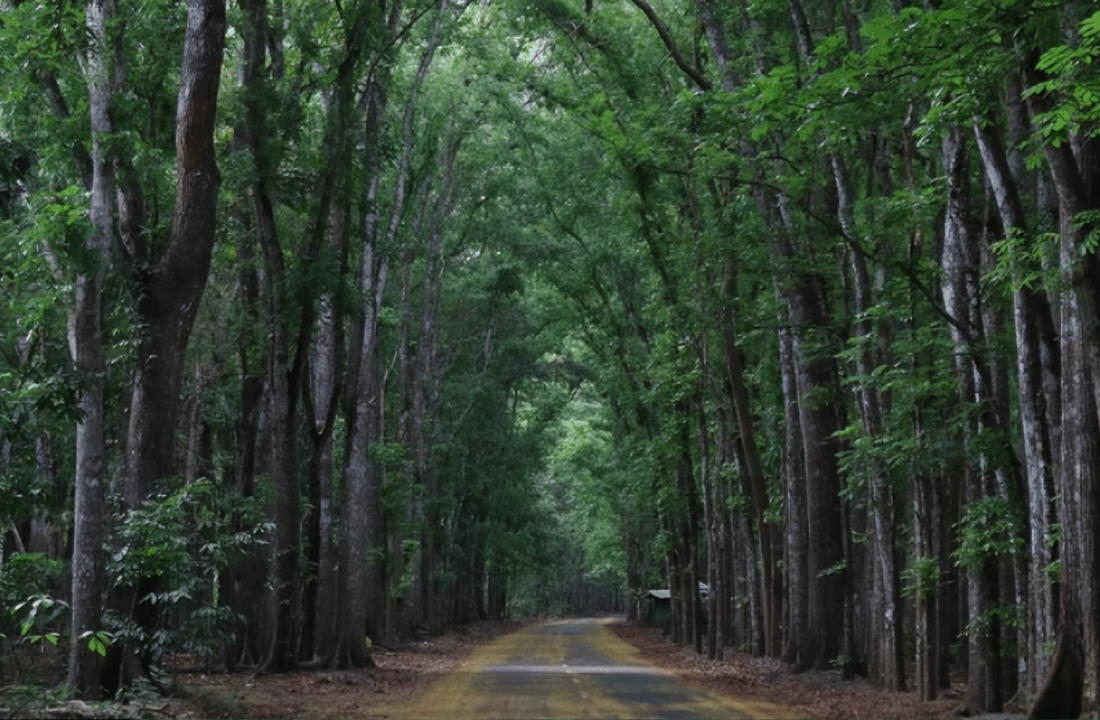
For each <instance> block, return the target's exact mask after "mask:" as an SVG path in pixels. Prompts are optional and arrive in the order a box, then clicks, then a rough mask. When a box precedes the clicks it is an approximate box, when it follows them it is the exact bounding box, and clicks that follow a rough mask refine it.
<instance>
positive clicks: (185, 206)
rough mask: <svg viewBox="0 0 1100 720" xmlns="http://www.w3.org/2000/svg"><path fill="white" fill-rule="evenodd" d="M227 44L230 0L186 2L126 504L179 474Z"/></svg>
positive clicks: (142, 307) (142, 298) (147, 289)
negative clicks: (183, 395) (172, 192)
mask: <svg viewBox="0 0 1100 720" xmlns="http://www.w3.org/2000/svg"><path fill="white" fill-rule="evenodd" d="M224 43H225V0H188V3H187V32H186V36H185V38H184V50H183V62H182V64H181V71H180V92H179V101H178V104H177V107H176V177H177V178H178V181H177V187H176V209H175V214H174V216H173V222H172V230H171V236H170V238H169V241H168V246H167V248H166V250H165V252H164V254H163V256H162V257H160V258H159V259H158V261H157V262H156V263H155V264H151V265H150V267H151V268H153V269H151V270H148V271H144V270H142V271H139V274H138V282H139V286H140V287H139V288H138V302H137V313H138V320H139V322H140V324H141V326H142V332H141V340H140V342H139V343H138V348H137V357H138V358H139V362H138V364H137V366H136V368H135V373H134V380H133V395H132V398H131V402H130V427H129V434H128V441H127V445H126V450H127V456H128V457H127V472H126V484H125V492H124V500H125V503H126V506H127V507H128V508H137V507H139V506H140V505H141V504H142V503H143V502H144V501H145V498H146V497H147V495H148V493H149V491H150V489H151V487H152V484H153V482H154V481H156V480H159V479H161V478H165V477H168V476H170V475H172V474H173V473H174V471H175V466H174V462H173V461H174V457H173V455H174V449H175V447H176V443H175V433H176V425H177V419H178V416H179V407H180V403H179V391H180V386H181V384H182V380H183V359H184V353H185V351H186V349H187V342H188V339H189V338H190V335H191V328H192V326H193V325H194V322H195V316H196V314H197V313H198V309H199V301H200V300H201V299H202V294H203V290H204V289H205V288H206V278H207V273H208V272H209V269H210V257H211V252H212V250H213V247H214V232H215V229H216V226H217V200H218V168H217V158H216V155H215V152H214V116H215V112H216V108H217V99H218V85H219V82H220V79H221V68H222V48H223V45H224Z"/></svg>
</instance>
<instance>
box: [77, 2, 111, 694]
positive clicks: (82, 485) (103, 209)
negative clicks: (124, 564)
mask: <svg viewBox="0 0 1100 720" xmlns="http://www.w3.org/2000/svg"><path fill="white" fill-rule="evenodd" d="M110 7H111V5H110V3H108V2H105V1H104V0H94V1H93V2H90V3H89V4H88V8H87V22H88V29H89V31H90V34H91V36H92V38H93V45H92V48H91V50H90V51H89V53H88V55H87V56H86V58H85V72H86V74H87V80H88V90H89V107H90V109H91V128H92V187H91V195H90V206H89V216H90V219H91V223H92V228H93V231H92V235H91V236H90V237H89V238H88V241H87V244H86V247H87V250H88V254H87V258H86V260H85V263H84V264H83V266H82V267H81V268H80V271H79V274H78V275H77V278H76V304H75V308H74V311H73V315H72V319H71V329H70V332H71V334H72V336H71V344H72V349H73V351H74V357H73V360H74V361H75V364H76V370H77V372H78V373H79V374H80V375H81V377H82V378H83V379H84V381H85V383H86V384H85V386H84V387H83V389H82V390H81V393H80V398H79V400H78V403H77V409H78V411H79V413H80V420H79V421H78V423H77V426H76V478H75V499H74V504H73V559H72V605H71V607H72V616H71V633H70V635H69V639H70V646H69V676H68V687H69V690H70V691H72V692H73V693H75V694H76V695H78V696H79V697H83V698H86V699H90V700H97V699H99V685H100V683H99V680H100V671H101V657H100V655H99V654H98V653H95V652H93V651H91V650H90V649H89V648H88V646H87V642H86V641H85V639H84V635H85V633H89V632H98V631H101V630H103V629H104V628H103V625H102V612H103V593H104V591H105V590H106V588H105V587H104V584H105V583H104V581H105V572H104V571H105V569H106V568H105V565H106V558H105V556H104V553H103V543H104V540H105V539H106V538H105V532H104V531H105V529H106V506H105V499H106V498H105V496H106V480H107V478H106V472H107V465H106V445H105V436H104V409H103V393H104V390H103V383H104V380H105V377H106V373H107V362H106V356H105V353H104V349H103V307H102V306H103V280H104V275H105V274H106V270H107V262H108V253H109V252H110V248H111V239H112V236H113V234H114V231H113V213H112V210H111V208H112V197H111V196H112V195H113V192H114V172H113V169H112V162H111V158H109V157H108V156H107V153H106V150H105V148H104V140H105V138H106V137H107V136H108V135H109V134H110V132H111V119H110V115H109V107H110V100H111V86H112V84H113V78H112V73H111V70H110V62H109V60H108V59H107V58H108V57H110V55H111V52H112V51H111V49H110V47H109V46H108V40H107V26H108V22H109V20H110V17H109V15H110Z"/></svg>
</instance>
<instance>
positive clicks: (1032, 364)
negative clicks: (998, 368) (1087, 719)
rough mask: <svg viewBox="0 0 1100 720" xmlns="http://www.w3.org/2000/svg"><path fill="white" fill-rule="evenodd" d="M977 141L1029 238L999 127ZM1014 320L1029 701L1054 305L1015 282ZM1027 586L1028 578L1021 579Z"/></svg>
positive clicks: (1043, 544)
mask: <svg viewBox="0 0 1100 720" xmlns="http://www.w3.org/2000/svg"><path fill="white" fill-rule="evenodd" d="M974 131H975V135H976V136H977V139H978V148H979V151H980V152H981V156H982V162H983V164H984V166H985V174H986V178H987V180H988V182H989V184H990V186H991V187H992V189H993V194H994V197H995V198H996V201H997V207H998V211H999V213H1000V216H1001V222H1002V224H1003V226H1004V231H1005V234H1006V235H1007V236H1008V237H1013V236H1017V237H1023V238H1026V237H1028V225H1027V221H1026V216H1025V213H1024V207H1023V202H1022V201H1021V198H1020V193H1019V190H1018V181H1017V178H1016V176H1015V175H1014V174H1013V172H1012V170H1011V169H1010V164H1009V160H1008V154H1007V152H1006V151H1005V148H1004V143H1003V141H1002V140H1001V136H1000V134H999V133H998V132H997V130H996V128H995V127H994V126H992V125H990V124H987V123H983V122H980V121H978V122H975V124H974ZM1015 282H1016V285H1017V287H1016V290H1015V291H1014V292H1013V314H1014V320H1015V331H1016V372H1017V402H1018V407H1019V414H1020V426H1021V430H1022V438H1023V449H1024V467H1025V472H1026V478H1027V489H1028V508H1029V511H1028V516H1029V521H1028V526H1029V529H1030V533H1029V540H1030V543H1029V544H1030V555H1031V564H1030V572H1029V573H1028V576H1027V596H1028V603H1027V605H1026V607H1027V618H1026V623H1025V642H1024V644H1023V649H1025V657H1026V658H1027V661H1026V665H1025V668H1024V670H1023V673H1022V674H1023V676H1022V677H1021V678H1020V680H1021V684H1022V687H1021V689H1022V691H1023V696H1024V700H1025V702H1026V701H1027V699H1029V698H1031V697H1032V696H1033V695H1034V693H1035V692H1036V690H1037V689H1038V683H1039V681H1040V680H1041V675H1040V672H1039V666H1040V658H1041V657H1042V656H1043V654H1044V652H1045V650H1044V648H1046V647H1047V646H1048V644H1049V643H1050V642H1051V641H1052V640H1053V638H1054V610H1055V608H1054V597H1053V593H1052V589H1051V581H1050V576H1049V570H1048V568H1049V566H1050V564H1051V562H1053V559H1054V556H1053V553H1052V547H1051V529H1052V526H1053V524H1054V523H1056V522H1057V518H1056V516H1055V514H1054V511H1055V508H1054V494H1055V491H1054V463H1053V458H1054V454H1055V451H1054V447H1053V446H1052V438H1053V436H1054V432H1053V430H1052V428H1051V427H1050V424H1049V422H1048V417H1049V415H1048V413H1047V410H1046V404H1047V398H1046V389H1045V388H1044V384H1043V361H1042V356H1043V345H1044V341H1043V336H1044V334H1046V332H1047V331H1045V330H1044V328H1048V327H1050V326H1051V325H1052V322H1051V319H1050V304H1049V303H1048V302H1047V300H1046V297H1045V295H1044V294H1043V293H1042V291H1041V290H1040V289H1038V288H1035V287H1033V286H1031V285H1030V284H1028V283H1025V282H1024V281H1023V279H1022V278H1020V277H1016V278H1015ZM1021 581H1023V578H1021Z"/></svg>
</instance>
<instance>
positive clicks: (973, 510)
mask: <svg viewBox="0 0 1100 720" xmlns="http://www.w3.org/2000/svg"><path fill="white" fill-rule="evenodd" d="M1020 527H1022V524H1021V523H1020V519H1019V517H1018V511H1017V510H1015V509H1013V508H1012V507H1011V506H1010V505H1009V503H1008V501H1007V500H1005V499H1004V498H1002V497H1000V496H996V495H993V496H987V497H983V498H981V499H979V500H975V501H974V502H971V503H970V504H969V505H967V506H966V508H964V510H963V513H962V519H961V520H960V521H959V523H958V530H959V548H958V549H957V550H956V551H955V559H956V561H957V562H958V564H959V565H960V566H962V567H969V568H978V567H981V566H982V565H984V564H985V563H986V562H987V561H989V560H991V559H994V558H998V557H1003V556H1010V555H1012V554H1014V553H1017V552H1019V551H1020V550H1022V549H1023V547H1024V540H1023V538H1022V537H1021V536H1020V532H1019V529H1020Z"/></svg>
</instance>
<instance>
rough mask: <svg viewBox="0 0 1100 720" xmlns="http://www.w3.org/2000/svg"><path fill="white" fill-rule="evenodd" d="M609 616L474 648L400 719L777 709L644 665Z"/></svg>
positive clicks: (676, 715)
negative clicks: (609, 626)
mask: <svg viewBox="0 0 1100 720" xmlns="http://www.w3.org/2000/svg"><path fill="white" fill-rule="evenodd" d="M607 622H609V621H608V620H602V619H582V620H562V621H555V622H548V623H545V624H542V625H538V626H534V627H528V628H524V629H522V630H520V631H518V632H515V633H512V634H510V635H506V636H504V637H502V638H499V639H497V640H496V641H494V642H493V643H490V644H489V645H486V646H484V647H482V648H479V649H478V650H477V651H476V652H475V653H474V654H473V655H472V656H471V657H470V659H469V660H468V661H467V662H466V663H464V665H463V667H462V668H460V669H459V670H457V671H455V672H453V673H451V674H449V675H447V676H445V677H444V678H442V679H441V680H439V681H437V682H436V683H434V684H433V685H431V686H429V687H428V689H427V690H425V691H424V692H423V693H421V694H420V695H419V696H418V697H417V698H415V699H414V701H413V702H412V703H411V704H410V705H409V706H408V707H407V708H406V709H405V711H404V712H403V713H402V716H403V717H405V718H454V717H461V718H471V719H474V718H668V719H669V720H679V719H683V720H689V719H690V718H767V717H782V715H781V713H782V710H781V709H780V708H778V707H768V706H766V705H763V704H761V703H758V702H755V703H751V702H738V701H736V700H731V699H729V698H725V697H723V696H721V695H717V694H714V693H710V692H707V691H704V690H700V689H697V688H692V687H689V686H687V685H685V684H683V683H681V682H680V681H678V680H677V679H676V678H675V677H673V676H671V675H669V674H667V673H665V672H663V671H661V670H659V669H657V668H655V667H653V666H651V665H646V664H645V663H644V662H643V661H642V660H641V659H640V658H639V657H638V655H637V652H636V650H635V649H634V647H633V646H631V645H629V644H627V643H625V642H623V641H622V640H620V639H619V638H617V637H616V636H615V635H614V634H613V633H611V632H610V631H609V630H608V629H607V627H606V624H607Z"/></svg>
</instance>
